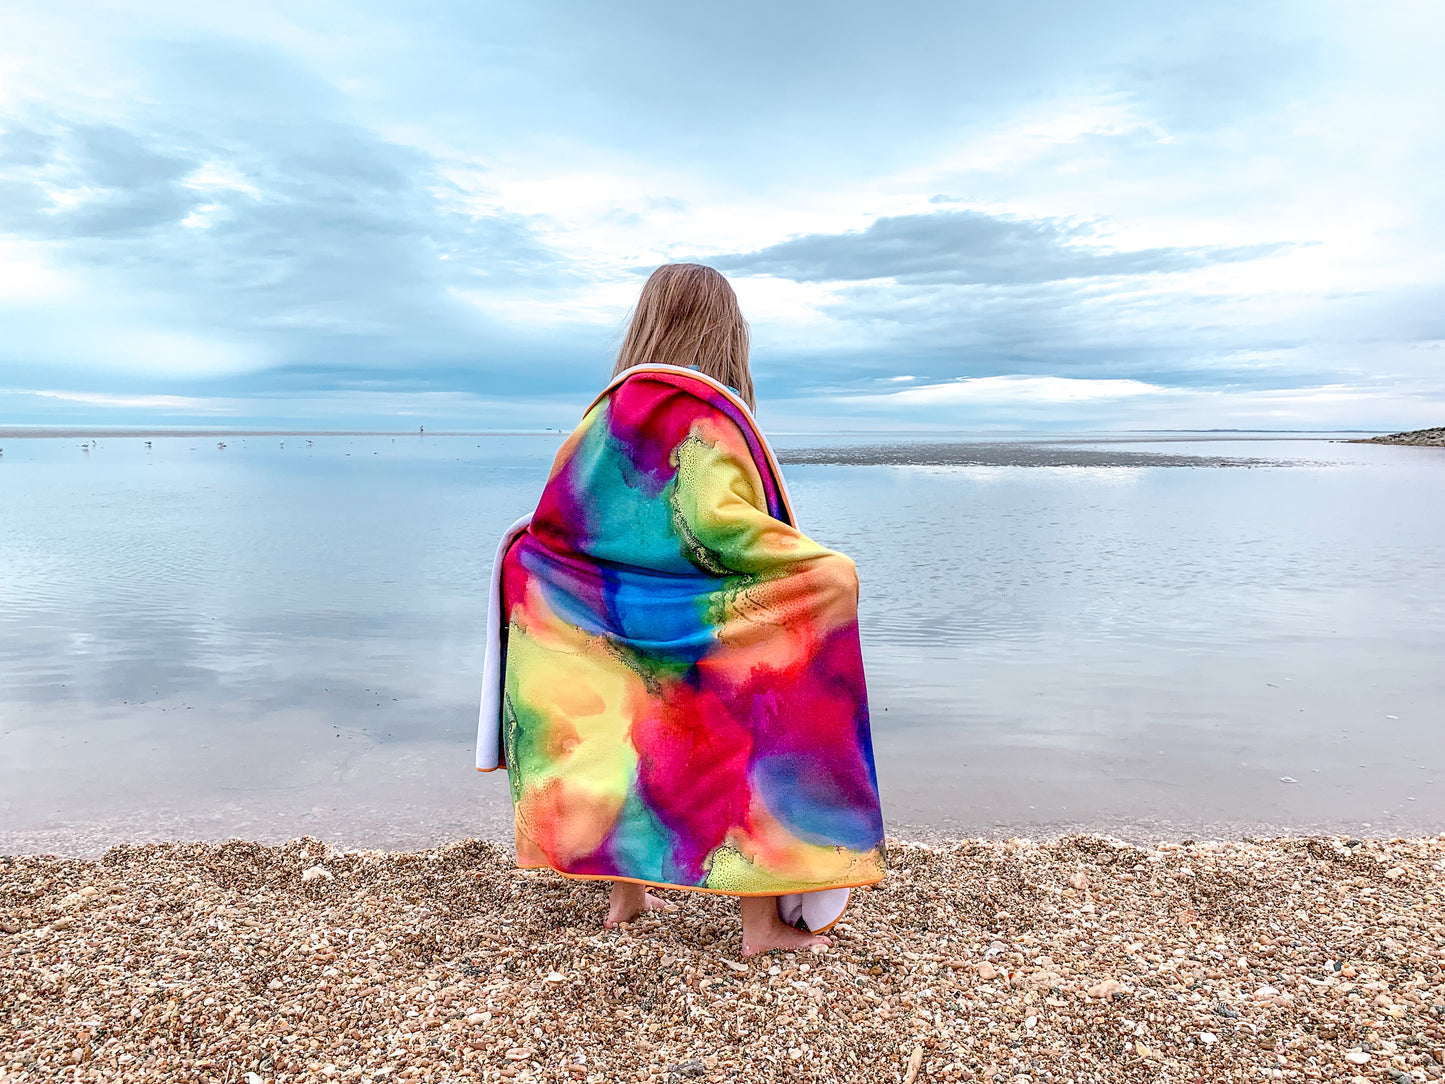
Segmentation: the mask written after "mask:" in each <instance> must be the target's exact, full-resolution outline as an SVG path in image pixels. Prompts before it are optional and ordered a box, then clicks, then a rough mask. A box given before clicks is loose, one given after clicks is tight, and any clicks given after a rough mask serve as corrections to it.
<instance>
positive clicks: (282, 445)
mask: <svg viewBox="0 0 1445 1084" xmlns="http://www.w3.org/2000/svg"><path fill="white" fill-rule="evenodd" d="M281 447H283V448H284V447H286V442H285V441H284V440H283V441H282V442H281Z"/></svg>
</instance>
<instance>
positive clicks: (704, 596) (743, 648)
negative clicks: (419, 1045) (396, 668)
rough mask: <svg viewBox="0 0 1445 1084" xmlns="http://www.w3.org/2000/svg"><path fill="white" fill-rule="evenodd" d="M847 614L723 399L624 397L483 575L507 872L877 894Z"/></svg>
mask: <svg viewBox="0 0 1445 1084" xmlns="http://www.w3.org/2000/svg"><path fill="white" fill-rule="evenodd" d="M857 599H858V581H857V577H856V573H855V571H854V567H853V563H852V561H850V560H849V559H848V558H847V557H845V556H843V555H842V554H840V553H836V552H834V551H832V550H829V549H826V548H825V547H823V546H820V545H819V544H817V543H816V542H813V541H812V540H811V539H809V538H807V537H806V536H805V535H803V534H802V533H801V532H800V531H799V530H798V529H797V528H796V526H795V525H794V522H793V514H792V510H791V508H790V507H789V503H788V498H787V493H786V490H785V489H784V487H783V483H782V476H781V473H780V472H779V470H778V468H777V465H776V462H775V460H774V458H773V456H772V453H771V451H770V450H769V449H768V446H767V444H766V442H765V441H764V439H763V437H762V435H761V434H760V433H759V431H758V429H757V426H756V424H755V423H754V422H753V419H752V416H751V414H750V413H749V412H748V409H747V407H746V406H745V405H744V404H743V403H742V401H741V400H740V399H739V398H738V397H737V396H736V395H734V394H733V393H732V392H731V391H730V390H729V389H727V388H725V387H723V386H722V385H721V384H719V383H717V382H716V381H713V380H711V379H709V378H707V377H704V376H702V375H700V374H698V373H696V372H693V371H691V370H688V369H682V368H678V367H675V366H666V365H649V366H638V367H636V368H633V369H630V370H628V371H627V372H626V373H624V374H623V375H622V376H621V377H619V378H618V379H617V380H615V381H614V382H613V383H612V385H611V386H609V387H608V388H607V390H606V391H604V392H603V393H602V395H601V396H599V397H598V399H597V401H596V402H595V403H594V404H593V405H592V407H591V408H590V409H589V410H588V411H587V414H586V416H585V417H584V418H583V420H582V423H581V424H580V425H579V426H578V427H577V429H576V431H575V432H574V433H573V434H572V435H571V437H570V438H569V439H568V440H567V441H566V443H565V444H563V446H562V448H561V450H560V451H559V452H558V454H557V458H556V461H555V463H554V465H553V468H552V473H551V476H550V479H549V480H548V482H547V485H546V488H545V490H544V491H543V494H542V498H541V501H540V503H539V504H538V507H537V510H536V512H535V514H534V515H533V516H532V517H530V521H527V520H524V521H522V522H520V523H519V524H517V525H516V526H515V527H514V528H513V529H512V531H510V532H508V535H507V537H505V538H504V539H503V542H502V546H501V548H500V550H499V553H498V560H497V565H496V569H495V571H494V604H493V609H494V613H493V615H492V619H491V620H492V623H493V626H494V628H493V636H492V640H491V643H490V644H489V653H488V655H489V657H488V661H487V673H486V674H485V680H486V683H487V685H486V692H485V693H484V701H483V710H482V719H481V728H480V732H479V735H478V745H477V755H478V761H477V766H478V767H479V768H481V769H483V770H488V769H490V768H494V767H497V766H498V765H499V764H504V766H505V767H506V769H507V771H508V774H509V777H510V784H511V791H512V799H513V803H514V807H515V811H516V830H517V856H518V863H519V864H520V865H522V866H525V867H551V868H552V869H555V870H558V871H560V872H561V873H564V874H567V875H569V876H574V877H596V878H605V879H610V880H632V881H640V882H645V883H647V884H653V885H666V886H672V887H677V888H686V889H694V890H699V891H712V892H722V893H728V894H732V895H789V894H797V893H813V892H817V891H818V890H820V889H836V888H845V887H849V886H858V885H864V884H871V883H874V882H876V881H879V880H881V879H882V877H883V871H884V853H883V824H882V816H881V814H880V811H879V803H878V787H877V777H876V774H875V771H874V766H873V750H872V743H871V739H870V735H869V725H868V700H867V693H866V690H865V687H864V679H863V665H862V656H861V654H860V651H859V643H858V622H857ZM805 899H806V898H805ZM781 909H782V910H783V911H784V914H785V915H789V914H796V913H797V901H796V900H794V901H792V905H791V910H789V908H788V907H784V908H781ZM837 910H838V911H841V904H840V905H839V906H838V907H837ZM833 917H836V915H833ZM805 921H806V922H807V924H808V925H809V926H810V927H811V928H812V929H818V928H819V926H820V924H821V923H820V922H819V920H818V918H817V917H816V916H814V917H807V916H806V915H805Z"/></svg>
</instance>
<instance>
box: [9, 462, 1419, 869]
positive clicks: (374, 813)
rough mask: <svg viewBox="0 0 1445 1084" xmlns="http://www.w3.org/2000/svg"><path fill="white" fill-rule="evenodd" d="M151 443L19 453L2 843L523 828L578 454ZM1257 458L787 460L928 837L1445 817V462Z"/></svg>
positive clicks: (906, 816)
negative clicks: (480, 759)
mask: <svg viewBox="0 0 1445 1084" xmlns="http://www.w3.org/2000/svg"><path fill="white" fill-rule="evenodd" d="M150 439H151V441H152V446H151V447H150V448H147V447H146V446H145V444H144V441H143V440H141V439H140V438H118V437H111V438H105V439H103V440H102V441H101V442H100V443H99V445H97V446H93V447H91V448H90V449H89V450H88V451H83V450H82V449H80V447H79V441H77V440H66V439H54V440H49V439H31V440H8V441H7V442H6V455H5V459H4V460H3V462H0V510H3V515H0V599H3V600H4V605H3V607H0V674H3V682H0V849H3V848H5V847H7V846H10V847H16V848H20V849H34V848H35V847H36V846H42V845H43V846H54V847H56V848H58V849H62V850H64V849H76V848H78V847H79V848H84V847H93V846H96V845H99V844H100V843H101V842H104V841H105V840H107V839H113V838H119V837H122V836H124V837H127V838H137V837H148V836H155V835H192V836H207V837H224V836H225V835H228V834H231V833H241V834H245V835H248V836H251V837H254V838H288V837H289V836H292V835H295V834H297V833H298V831H301V830H307V831H316V832H318V833H323V834H329V836H330V837H331V838H334V839H337V840H338V841H341V842H352V843H358V844H360V843H375V844H391V845H408V844H419V843H426V842H434V841H436V840H439V839H444V838H452V837H454V836H457V835H465V834H468V833H478V832H488V833H496V832H501V831H503V830H504V826H505V822H506V815H507V811H506V798H505V795H504V793H503V788H502V786H501V781H500V780H499V779H497V778H490V779H486V778H479V777H477V776H476V775H475V773H474V772H472V771H471V769H470V755H471V753H470V742H471V732H472V726H473V721H474V712H475V703H476V696H477V683H478V680H479V675H480V666H481V645H482V633H483V628H482V611H483V604H484V598H483V596H484V591H485V585H486V582H487V576H488V574H489V568H488V563H489V561H490V557H491V551H492V547H493V544H494V540H495V538H496V536H497V535H498V534H499V533H500V531H501V529H502V528H503V527H504V526H505V525H506V524H507V523H509V522H510V521H511V520H512V519H513V518H514V517H515V516H516V515H517V514H519V513H520V512H523V511H526V510H528V509H529V508H530V506H531V505H532V503H533V502H534V501H535V498H536V494H537V492H538V490H539V488H540V485H541V482H542V480H543V479H544V477H545V474H546V471H547V467H548V465H549V464H550V462H551V458H552V455H553V454H554V452H555V449H556V445H557V443H558V440H559V438H558V437H557V436H536V437H489V438H424V439H422V438H399V439H397V440H392V439H391V438H386V437H381V438H375V437H370V438H368V437H354V438H343V437H333V438H313V443H312V444H311V445H309V446H308V445H307V444H306V443H305V442H304V441H297V440H291V439H288V440H287V441H286V443H285V447H282V446H281V443H280V441H278V440H270V439H263V438H229V439H227V440H226V441H225V443H226V447H225V448H224V449H222V448H218V447H217V446H216V445H217V442H216V441H214V440H212V441H207V440H202V439H199V438H154V437H153V438H150ZM790 440H791V441H792V442H793V443H795V444H797V445H798V446H803V444H802V443H800V442H806V443H808V444H812V445H816V444H817V439H816V438H787V439H785V440H782V441H780V442H779V443H780V444H784V445H786V444H788V443H789V441H790ZM875 442H876V440H875ZM1239 444H1240V446H1239V447H1232V446H1231V445H1229V443H1228V442H1220V441H1217V440H1211V441H1201V442H1199V445H1198V447H1195V446H1193V445H1190V444H1188V443H1187V442H1180V441H1170V442H1167V447H1168V449H1169V450H1170V451H1172V452H1176V453H1178V454H1189V455H1193V454H1206V455H1210V456H1220V455H1236V454H1237V455H1239V456H1243V457H1250V458H1270V459H1289V460H1291V461H1292V463H1293V465H1291V466H1289V467H1286V468H1279V469H1271V468H1256V469H1230V468H1198V469H1196V468H1191V467H1168V468H1163V467H1158V468H1154V467H1151V468H1140V467H1137V466H1127V467H1107V466H1088V467H1079V466H1070V467H1058V466H1030V467H1023V466H977V465H974V466H957V467H949V466H932V467H916V466H914V467H911V466H888V465H872V466H837V465H796V466H793V467H790V468H789V469H788V477H789V480H790V486H791V488H792V490H793V496H794V500H795V504H796V505H797V507H798V509H799V512H800V518H801V519H802V522H803V525H804V527H805V529H807V530H808V531H809V533H811V534H813V535H814V536H815V537H817V538H819V539H820V540H822V541H825V542H827V543H829V544H832V545H836V546H838V547H839V548H841V549H844V550H845V551H847V552H849V553H850V554H852V555H853V556H854V557H855V558H856V559H857V561H858V565H859V569H860V575H861V577H862V580H863V598H862V610H861V617H862V622H863V632H864V644H865V652H866V655H867V663H868V668H869V677H870V686H871V689H872V693H873V698H874V707H875V733H876V739H877V744H878V750H879V757H880V765H881V769H882V771H883V774H884V783H885V799H886V800H887V801H888V802H889V803H890V808H889V812H890V815H891V816H892V817H893V819H894V822H895V824H899V823H901V824H908V825H932V826H939V825H946V826H948V828H949V830H951V831H987V830H991V829H992V827H993V826H994V825H995V822H1001V823H1002V824H1003V825H1004V826H1006V827H1007V828H1009V829H1011V830H1026V829H1029V828H1030V826H1032V828H1033V830H1035V831H1036V834H1037V833H1041V832H1043V831H1046V830H1049V829H1050V828H1057V827H1060V826H1069V825H1076V824H1077V825H1084V826H1090V827H1101V828H1102V827H1113V828H1115V829H1116V830H1120V831H1131V830H1135V831H1154V830H1159V831H1163V830H1164V829H1165V828H1166V827H1167V826H1169V825H1181V826H1194V828H1195V829H1196V830H1197V828H1198V827H1199V826H1209V825H1214V826H1215V827H1217V828H1219V829H1220V830H1225V829H1229V830H1235V829H1239V828H1240V827H1241V826H1247V825H1279V826H1294V827H1309V826H1316V827H1318V826H1331V825H1337V826H1340V827H1341V828H1342V829H1343V830H1351V831H1361V830H1364V829H1363V828H1362V827H1361V826H1362V825H1363V824H1364V823H1366V822H1368V823H1370V824H1378V825H1381V826H1386V825H1388V826H1390V829H1391V830H1408V829H1409V828H1410V827H1411V826H1418V827H1420V828H1421V830H1423V829H1425V828H1428V827H1430V826H1431V825H1438V823H1439V822H1440V820H1441V819H1445V766H1442V765H1441V763H1440V754H1439V753H1438V751H1437V747H1438V745H1439V742H1438V738H1437V735H1436V731H1437V730H1438V725H1439V719H1440V708H1441V705H1442V704H1445V676H1442V675H1445V668H1442V667H1440V666H1439V656H1438V650H1437V648H1436V646H1435V644H1436V639H1437V637H1438V630H1439V629H1440V628H1441V627H1442V619H1445V541H1442V540H1445V530H1442V528H1445V455H1442V454H1436V453H1434V452H1433V451H1432V450H1429V449H1415V448H1387V447H1373V446H1351V445H1340V444H1331V443H1328V442H1325V441H1302V442H1295V443H1281V442H1270V443H1268V444H1267V445H1266V447H1267V451H1266V452H1264V453H1261V452H1260V451H1259V442H1239ZM1101 447H1102V445H1101ZM1152 447H1153V446H1152V445H1147V444H1136V445H1131V448H1130V450H1131V451H1137V452H1147V451H1150V450H1151V449H1152ZM1161 447H1164V445H1161ZM1320 463H1325V464H1328V465H1325V466H1319V465H1312V464H1320ZM1388 716H1396V717H1397V718H1394V719H1391V718H1387V717H1388ZM1436 774H1438V775H1439V776H1440V777H1441V778H1440V780H1439V781H1438V782H1437V781H1435V780H1434V778H1433V776H1434V775H1436ZM1284 776H1289V777H1291V778H1294V779H1298V780H1300V783H1299V784H1281V783H1279V778H1280V777H1284ZM1427 780H1428V782H1427ZM1437 793H1438V796H1437ZM1410 799H1413V801H1411V800H1410Z"/></svg>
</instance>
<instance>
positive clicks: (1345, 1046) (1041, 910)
mask: <svg viewBox="0 0 1445 1084" xmlns="http://www.w3.org/2000/svg"><path fill="white" fill-rule="evenodd" d="M666 895H667V897H668V899H669V900H670V902H672V903H673V904H674V905H675V909H673V910H671V911H668V912H665V913H660V914H655V915H646V916H644V917H642V918H641V919H640V920H639V921H637V922H636V923H634V924H631V925H629V926H625V927H623V928H622V929H620V930H618V931H603V930H602V929H601V917H602V913H603V903H604V896H605V893H604V891H603V889H602V888H601V887H599V886H597V885H593V884H585V883H577V882H571V881H567V880H565V879H563V878H561V877H560V876H557V875H554V874H551V873H522V872H519V871H517V870H515V869H514V868H513V863H512V860H511V856H510V853H509V852H507V851H505V850H503V849H502V848H500V847H498V846H496V845H495V844H492V843H488V842H479V841H468V842H464V843H458V844H454V845H450V846H446V847H443V848H440V849H435V850H429V851H422V852H378V851H341V850H336V849H333V848H330V847H328V846H327V845H326V844H325V843H323V842H320V841H318V840H315V839H300V840H296V841H293V842H291V843H289V844H286V845H284V846H263V845H259V844H255V843H248V842H239V841H237V842H230V843H224V844H219V845H212V844H183V843H173V844H155V845H127V846H120V847H115V848H112V849H111V850H110V851H108V852H107V853H106V854H105V855H104V856H103V857H102V858H100V859H98V860H80V859H62V858H54V857H35V858H25V857H9V858H3V859H0V1082H3V1084H13V1082H19V1081H25V1082H31V1081H60V1080H66V1081H71V1080H74V1081H102V1080H105V1081H111V1080H114V1081H131V1080H134V1081H146V1080H156V1081H211V1082H226V1084H232V1082H238V1084H257V1082H273V1084H281V1082H290V1081H328V1080H331V1081H360V1082H367V1081H500V1080H512V1081H559V1082H560V1081H574V1082H584V1081H585V1082H588V1084H600V1082H603V1081H645V1082H668V1084H682V1082H687V1081H707V1082H713V1084H715V1082H720V1081H733V1080H744V1079H745V1080H749V1081H819V1082H822V1081H870V1082H872V1081H900V1082H903V1084H916V1082H919V1081H935V1080H936V1081H975V1080H977V1081H993V1082H996V1084H997V1082H1003V1081H1010V1082H1013V1084H1033V1082H1063V1081H1075V1082H1080V1084H1083V1082H1105V1081H1111V1082H1112V1081H1131V1082H1132V1081H1170V1082H1173V1081H1181V1082H1200V1084H1202V1082H1211V1084H1212V1082H1215V1081H1259V1080H1324V1081H1349V1082H1355V1084H1357V1082H1359V1081H1388V1082H1390V1084H1405V1082H1406V1081H1426V1080H1438V1079H1441V1078H1442V1076H1445V835H1442V836H1441V837H1438V838H1430V839H1414V840H1406V839H1393V840H1388V841H1385V840H1355V839H1347V838H1345V837H1342V836H1341V837H1316V838H1300V839H1267V840H1265V839H1260V840H1246V841H1239V842H1221V843H1209V842H1193V841H1189V842H1182V843H1166V844H1161V845H1158V846H1154V847H1139V846H1134V845H1130V844H1127V843H1122V842H1119V841H1116V840H1111V839H1106V838H1101V837H1098V836H1088V835H1076V836H1068V837H1063V838H1060V839H1057V840H1054V841H1051V842H1031V841H1027V840H1016V839H1015V840H1007V841H982V840H974V841H963V842H957V843H950V844H944V845H927V846H925V845H921V844H910V843H906V842H899V841H891V845H890V873H889V876H888V878H887V880H886V881H885V882H884V883H883V884H882V885H880V886H878V887H877V888H875V889H869V890H862V891H859V892H857V893H855V898H854V903H853V906H852V907H850V909H849V911H848V913H847V915H845V917H844V919H843V921H842V922H841V923H840V924H839V925H838V926H837V927H835V929H834V930H833V931H832V932H833V935H834V938H835V940H834V944H833V946H832V947H831V948H828V949H826V950H821V951H818V950H815V951H811V952H803V953H796V954H770V955H764V956H759V957H755V958H752V959H747V960H744V959H742V958H740V954H739V953H740V937H739V935H740V927H739V922H738V917H737V906H736V903H735V902H733V901H731V900H728V899H721V898H716V897H710V896H701V895H695V894H687V893H680V892H671V893H667V894H666Z"/></svg>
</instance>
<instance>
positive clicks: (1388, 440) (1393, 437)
mask: <svg viewBox="0 0 1445 1084" xmlns="http://www.w3.org/2000/svg"><path fill="white" fill-rule="evenodd" d="M1347 443H1349V444H1394V445H1399V446H1402V447H1408V448H1445V426H1437V427H1436V428H1434V429H1411V430H1408V431H1407V432H1404V433H1387V434H1386V435H1384V436H1379V437H1367V438H1364V439H1362V440H1351V441H1348V442H1347Z"/></svg>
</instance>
